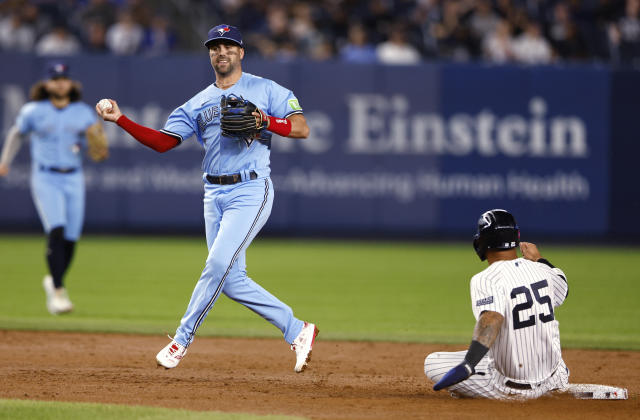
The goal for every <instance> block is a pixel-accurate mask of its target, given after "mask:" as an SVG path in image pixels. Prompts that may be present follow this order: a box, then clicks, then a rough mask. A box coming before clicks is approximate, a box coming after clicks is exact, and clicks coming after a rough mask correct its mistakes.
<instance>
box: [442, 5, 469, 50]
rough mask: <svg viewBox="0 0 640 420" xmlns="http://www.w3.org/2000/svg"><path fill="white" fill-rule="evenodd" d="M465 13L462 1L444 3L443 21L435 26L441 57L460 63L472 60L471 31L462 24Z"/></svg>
mask: <svg viewBox="0 0 640 420" xmlns="http://www.w3.org/2000/svg"><path fill="white" fill-rule="evenodd" d="M464 11H465V10H464V5H462V2H460V1H448V2H444V4H443V6H442V18H441V21H440V22H439V23H437V24H436V25H434V26H433V35H434V38H435V39H436V42H437V48H438V55H439V56H441V57H446V58H450V59H453V60H458V61H461V60H468V59H469V58H470V56H471V51H470V45H471V39H470V31H469V28H468V27H467V26H465V25H463V24H462V16H463V14H464Z"/></svg>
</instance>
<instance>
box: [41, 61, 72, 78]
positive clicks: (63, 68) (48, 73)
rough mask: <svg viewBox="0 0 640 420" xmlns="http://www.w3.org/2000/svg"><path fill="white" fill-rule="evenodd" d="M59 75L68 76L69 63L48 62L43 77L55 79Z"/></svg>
mask: <svg viewBox="0 0 640 420" xmlns="http://www.w3.org/2000/svg"><path fill="white" fill-rule="evenodd" d="M59 77H67V78H68V77H69V65H68V64H67V63H65V62H62V61H52V62H50V63H48V64H47V67H46V70H45V78H47V79H57V78H59Z"/></svg>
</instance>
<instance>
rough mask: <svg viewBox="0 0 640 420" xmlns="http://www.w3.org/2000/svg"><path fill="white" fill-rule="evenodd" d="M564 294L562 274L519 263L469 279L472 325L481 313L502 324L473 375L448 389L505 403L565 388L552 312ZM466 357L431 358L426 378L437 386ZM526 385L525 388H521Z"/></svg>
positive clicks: (446, 354) (505, 263)
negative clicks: (499, 317) (490, 314)
mask: <svg viewBox="0 0 640 420" xmlns="http://www.w3.org/2000/svg"><path fill="white" fill-rule="evenodd" d="M568 292H569V287H568V285H567V281H566V277H565V275H564V273H563V272H562V270H560V269H559V268H551V267H549V266H547V265H545V264H543V263H539V262H533V261H529V260H526V259H524V258H518V259H515V260H510V261H498V262H494V263H493V264H491V265H490V266H489V267H488V268H487V269H485V270H484V271H482V272H480V273H478V274H476V275H475V276H473V278H472V279H471V305H472V308H473V314H474V316H475V318H476V320H477V319H478V318H479V317H480V314H481V313H482V312H484V311H494V312H498V313H499V314H501V315H502V316H503V317H504V322H503V324H502V328H501V330H500V333H499V334H498V337H497V339H496V341H495V342H494V344H493V345H492V346H491V348H490V349H489V352H488V353H487V355H486V356H485V357H484V358H483V359H482V360H481V361H480V363H478V365H477V366H476V368H475V369H476V374H475V375H472V376H471V377H470V378H469V379H467V380H465V381H463V382H461V383H459V384H456V385H454V386H451V387H449V388H448V390H449V391H451V392H452V393H454V394H457V395H460V396H467V397H485V398H495V399H509V398H537V397H539V396H541V395H543V394H545V393H547V392H549V391H551V390H553V389H557V388H564V387H565V386H566V385H567V383H568V381H569V369H567V367H566V365H565V363H564V361H563V360H562V354H561V350H560V331H559V329H558V321H556V320H555V316H554V312H553V309H554V308H556V307H558V306H560V305H562V303H563V302H564V300H565V298H566V297H567V294H568ZM466 353H467V352H466V351H460V352H438V353H432V354H430V355H429V356H427V358H426V359H425V365H424V370H425V374H426V375H427V377H429V378H430V379H431V380H432V381H434V382H437V381H438V380H440V379H441V378H442V377H443V376H444V375H445V374H446V373H447V372H448V371H449V370H450V369H451V368H453V367H455V366H457V365H458V364H460V363H462V361H463V359H464V356H465V355H466ZM507 383H508V384H507ZM527 386H530V389H523V388H526V387H527Z"/></svg>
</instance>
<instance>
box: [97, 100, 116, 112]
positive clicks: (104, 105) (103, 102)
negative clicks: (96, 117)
mask: <svg viewBox="0 0 640 420" xmlns="http://www.w3.org/2000/svg"><path fill="white" fill-rule="evenodd" d="M98 107H99V108H100V109H101V110H103V111H109V110H111V108H113V106H112V105H111V102H109V100H108V99H100V102H98Z"/></svg>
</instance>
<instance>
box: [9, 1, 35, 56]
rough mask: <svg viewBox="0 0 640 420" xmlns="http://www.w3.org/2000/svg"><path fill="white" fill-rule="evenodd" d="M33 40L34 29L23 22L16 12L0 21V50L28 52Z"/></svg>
mask: <svg viewBox="0 0 640 420" xmlns="http://www.w3.org/2000/svg"><path fill="white" fill-rule="evenodd" d="M35 39H36V33H35V29H34V28H33V27H32V26H30V25H27V24H26V23H25V22H24V20H23V19H22V16H21V15H20V13H19V12H18V11H15V12H13V13H11V14H9V16H7V17H5V18H4V19H2V20H0V49H2V50H5V51H18V52H29V51H31V50H32V49H33V44H34V41H35Z"/></svg>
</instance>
